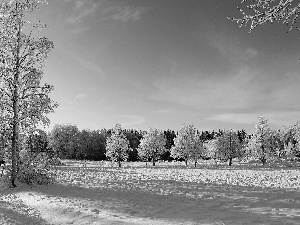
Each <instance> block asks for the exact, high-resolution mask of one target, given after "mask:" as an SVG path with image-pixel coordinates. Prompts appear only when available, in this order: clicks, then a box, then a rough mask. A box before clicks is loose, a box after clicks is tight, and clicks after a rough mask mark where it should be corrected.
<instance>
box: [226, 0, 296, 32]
mask: <svg viewBox="0 0 300 225" xmlns="http://www.w3.org/2000/svg"><path fill="white" fill-rule="evenodd" d="M247 2H250V1H248V0H243V1H242V3H247ZM251 2H252V4H249V5H247V9H246V10H243V9H241V8H239V7H238V10H240V12H241V13H242V15H243V17H242V18H240V19H236V18H228V19H230V20H232V21H235V22H237V23H238V24H240V27H242V26H247V24H248V23H251V27H250V32H251V31H252V30H253V29H254V28H255V27H257V26H258V25H262V24H265V23H274V22H278V23H283V24H286V25H287V26H289V27H290V28H289V31H291V30H292V29H293V28H295V29H297V30H300V28H299V27H298V26H297V20H298V17H299V14H300V3H299V1H297V0H252V1H251ZM246 11H247V12H246ZM250 12H251V13H250Z"/></svg>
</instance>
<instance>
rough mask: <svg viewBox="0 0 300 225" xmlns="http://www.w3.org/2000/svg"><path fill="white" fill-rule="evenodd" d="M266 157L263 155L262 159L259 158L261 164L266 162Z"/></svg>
mask: <svg viewBox="0 0 300 225" xmlns="http://www.w3.org/2000/svg"><path fill="white" fill-rule="evenodd" d="M266 161H267V160H266V158H265V157H263V158H262V159H261V162H262V164H263V166H264V165H265V164H266Z"/></svg>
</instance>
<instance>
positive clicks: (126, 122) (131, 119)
mask: <svg viewBox="0 0 300 225" xmlns="http://www.w3.org/2000/svg"><path fill="white" fill-rule="evenodd" d="M118 117H121V120H122V121H123V122H121V123H120V124H121V126H122V127H123V126H124V127H128V126H134V125H140V124H143V123H145V118H144V117H143V116H137V115H119V116H118Z"/></svg>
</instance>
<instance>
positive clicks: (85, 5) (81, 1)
mask: <svg viewBox="0 0 300 225" xmlns="http://www.w3.org/2000/svg"><path fill="white" fill-rule="evenodd" d="M65 2H67V3H68V4H72V8H73V10H72V13H71V15H70V16H69V17H68V18H67V19H66V20H65V21H66V22H67V23H69V24H73V25H78V24H79V23H80V22H82V21H83V20H84V19H86V18H88V17H90V16H93V15H94V14H95V12H96V11H97V9H98V8H99V7H100V5H101V4H102V2H103V1H92V0H65Z"/></svg>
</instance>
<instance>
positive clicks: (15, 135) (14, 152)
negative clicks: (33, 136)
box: [11, 2, 21, 187]
mask: <svg viewBox="0 0 300 225" xmlns="http://www.w3.org/2000/svg"><path fill="white" fill-rule="evenodd" d="M17 8H18V2H16V9H17ZM17 29H18V45H17V49H16V52H15V53H14V54H15V58H16V66H15V70H14V82H13V84H14V91H13V121H12V143H11V147H12V148H11V161H12V166H11V185H12V187H16V186H17V185H16V184H15V181H16V178H17V171H18V165H17V163H18V159H19V157H18V154H19V96H18V95H19V93H18V92H19V90H18V89H19V88H18V87H19V67H20V56H19V54H20V44H21V24H20V23H19V24H18V28H17Z"/></svg>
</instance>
